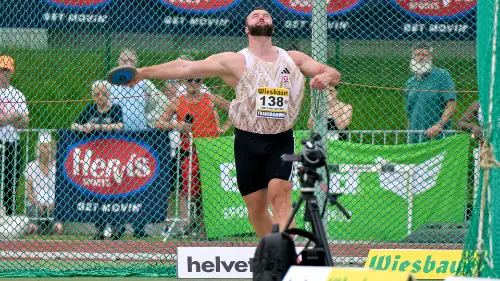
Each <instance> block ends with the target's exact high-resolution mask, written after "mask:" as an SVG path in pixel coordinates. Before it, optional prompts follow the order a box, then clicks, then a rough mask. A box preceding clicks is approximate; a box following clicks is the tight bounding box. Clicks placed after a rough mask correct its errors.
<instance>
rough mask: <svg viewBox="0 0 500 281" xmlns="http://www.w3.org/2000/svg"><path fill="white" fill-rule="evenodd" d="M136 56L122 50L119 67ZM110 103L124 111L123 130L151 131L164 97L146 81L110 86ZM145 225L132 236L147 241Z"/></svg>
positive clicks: (120, 233) (137, 227) (133, 62)
mask: <svg viewBox="0 0 500 281" xmlns="http://www.w3.org/2000/svg"><path fill="white" fill-rule="evenodd" d="M137 61H138V60H137V54H136V52H135V51H133V50H131V49H123V50H122V51H121V52H120V55H119V58H118V64H119V65H129V66H134V67H136V66H137ZM111 100H112V102H113V103H114V104H117V105H120V106H121V108H122V110H123V122H124V125H125V128H124V129H125V130H130V131H141V130H147V129H149V128H153V127H154V126H155V123H156V122H157V121H158V120H159V118H160V117H161V116H162V114H163V112H162V111H163V108H165V103H166V102H167V101H166V96H165V95H164V94H162V93H161V92H160V91H159V90H158V89H157V88H156V87H155V85H154V84H153V83H152V82H151V81H149V80H142V81H140V82H139V83H137V84H136V85H135V86H134V87H132V88H130V87H127V86H119V85H112V86H111ZM145 226H146V225H145V223H144V222H134V223H132V227H133V228H134V237H136V238H146V237H148V236H149V235H148V234H147V233H146V231H145V230H144V227H145ZM124 233H125V226H123V227H121V228H120V229H118V230H116V232H115V234H113V236H114V237H115V238H119V237H122V236H123V234H124Z"/></svg>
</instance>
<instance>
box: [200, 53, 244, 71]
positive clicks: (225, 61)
mask: <svg viewBox="0 0 500 281" xmlns="http://www.w3.org/2000/svg"><path fill="white" fill-rule="evenodd" d="M207 59H211V60H214V61H216V62H218V63H220V64H222V65H224V66H226V67H228V66H231V65H234V64H242V65H244V64H245V57H244V56H243V55H242V54H240V53H235V52H223V53H218V54H215V55H211V56H210V57H208V58H207Z"/></svg>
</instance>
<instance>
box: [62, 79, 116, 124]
mask: <svg viewBox="0 0 500 281" xmlns="http://www.w3.org/2000/svg"><path fill="white" fill-rule="evenodd" d="M109 96H110V91H109V83H108V82H106V81H95V82H94V83H92V99H93V100H94V103H92V104H88V105H87V106H86V107H85V109H84V110H83V112H82V113H81V114H80V115H79V116H78V118H77V119H76V121H75V122H74V123H73V124H72V125H71V129H73V130H77V131H82V132H85V133H90V132H93V131H106V132H107V131H112V130H121V129H123V113H122V108H121V107H120V106H119V105H117V104H113V103H112V102H111V101H110V100H109Z"/></svg>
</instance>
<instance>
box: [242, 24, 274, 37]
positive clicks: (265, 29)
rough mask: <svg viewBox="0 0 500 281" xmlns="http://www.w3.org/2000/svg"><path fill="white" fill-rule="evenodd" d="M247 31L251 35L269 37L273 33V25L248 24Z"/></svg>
mask: <svg viewBox="0 0 500 281" xmlns="http://www.w3.org/2000/svg"><path fill="white" fill-rule="evenodd" d="M248 33H250V35H252V36H266V37H271V36H273V33H274V26H273V25H272V24H264V25H254V26H251V25H249V26H248Z"/></svg>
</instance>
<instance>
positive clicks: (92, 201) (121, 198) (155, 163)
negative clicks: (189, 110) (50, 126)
mask: <svg viewBox="0 0 500 281" xmlns="http://www.w3.org/2000/svg"><path fill="white" fill-rule="evenodd" d="M58 136H59V138H58V142H57V164H56V166H57V170H56V206H57V207H56V209H55V216H56V218H57V220H60V221H78V222H95V221H96V220H97V219H102V220H104V221H108V222H109V221H114V222H117V223H122V224H123V223H130V222H145V223H157V222H163V221H165V216H166V210H167V202H168V196H169V195H170V184H169V182H170V172H169V171H170V170H171V165H172V163H171V162H172V161H171V156H170V143H169V139H168V132H162V131H158V130H144V131H120V132H113V133H106V132H103V133H100V132H95V133H89V134H86V133H82V132H76V131H72V130H59V131H58Z"/></svg>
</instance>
